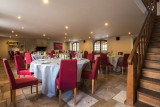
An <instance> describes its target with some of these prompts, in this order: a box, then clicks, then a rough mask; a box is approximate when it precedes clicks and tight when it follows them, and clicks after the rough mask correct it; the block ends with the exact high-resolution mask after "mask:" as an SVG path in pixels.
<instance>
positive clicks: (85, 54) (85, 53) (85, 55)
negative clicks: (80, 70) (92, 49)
mask: <svg viewBox="0 0 160 107" xmlns="http://www.w3.org/2000/svg"><path fill="white" fill-rule="evenodd" d="M87 56H88V52H87V51H84V55H83V58H86V59H87Z"/></svg>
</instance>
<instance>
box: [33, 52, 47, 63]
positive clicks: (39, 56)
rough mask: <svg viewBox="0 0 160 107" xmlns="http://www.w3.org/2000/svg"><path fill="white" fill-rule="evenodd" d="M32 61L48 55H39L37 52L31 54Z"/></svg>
mask: <svg viewBox="0 0 160 107" xmlns="http://www.w3.org/2000/svg"><path fill="white" fill-rule="evenodd" d="M31 57H32V61H34V60H37V59H45V58H46V55H37V54H31Z"/></svg>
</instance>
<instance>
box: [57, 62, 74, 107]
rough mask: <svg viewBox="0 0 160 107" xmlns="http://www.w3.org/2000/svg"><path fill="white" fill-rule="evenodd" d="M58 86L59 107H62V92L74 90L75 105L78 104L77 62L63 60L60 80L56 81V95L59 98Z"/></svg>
mask: <svg viewBox="0 0 160 107" xmlns="http://www.w3.org/2000/svg"><path fill="white" fill-rule="evenodd" d="M57 86H58V88H59V106H61V91H62V90H69V89H74V104H76V87H77V60H76V59H67V60H61V64H60V71H59V78H57V79H56V89H55V95H56V96H57Z"/></svg>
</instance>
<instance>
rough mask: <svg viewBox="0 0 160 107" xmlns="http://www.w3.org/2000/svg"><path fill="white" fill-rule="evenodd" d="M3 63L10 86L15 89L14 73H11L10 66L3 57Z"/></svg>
mask: <svg viewBox="0 0 160 107" xmlns="http://www.w3.org/2000/svg"><path fill="white" fill-rule="evenodd" d="M3 64H4V67H5V70H6V73H7V77H8V80H9V84H10V87H11V88H12V89H15V87H16V81H15V78H14V75H13V73H12V70H11V67H10V65H9V63H8V61H7V59H3Z"/></svg>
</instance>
